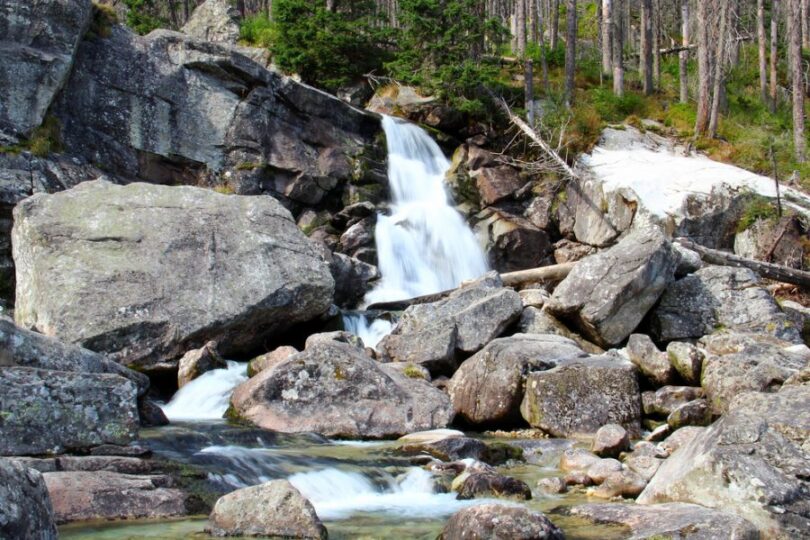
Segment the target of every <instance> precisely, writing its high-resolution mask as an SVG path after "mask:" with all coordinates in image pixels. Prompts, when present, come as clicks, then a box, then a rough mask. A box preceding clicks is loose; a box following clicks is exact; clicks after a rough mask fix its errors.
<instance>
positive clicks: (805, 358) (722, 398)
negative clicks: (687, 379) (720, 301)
mask: <svg viewBox="0 0 810 540" xmlns="http://www.w3.org/2000/svg"><path fill="white" fill-rule="evenodd" d="M701 345H702V346H703V348H704V349H705V351H706V359H705V360H704V361H703V373H702V375H701V385H702V386H703V389H704V390H705V392H706V398H707V399H708V400H709V403H710V405H711V411H712V413H714V414H716V415H720V414H723V413H725V412H726V410H727V408H728V404H729V402H731V400H732V399H733V398H734V397H735V396H737V395H739V394H741V393H743V392H747V391H750V390H757V391H773V390H776V389H778V388H779V387H780V386H782V384H784V383H785V381H787V380H788V379H789V378H790V377H791V376H792V375H794V374H796V373H798V372H799V371H800V370H801V369H803V368H804V367H806V366H808V365H810V351H807V350H806V347H803V346H802V347H803V348H804V349H805V350H804V352H803V353H802V352H799V351H795V350H793V346H792V344H791V343H787V342H783V341H780V340H778V339H775V338H772V337H770V336H768V335H761V334H733V333H725V334H714V335H711V336H707V337H706V338H704V339H703V340H701Z"/></svg>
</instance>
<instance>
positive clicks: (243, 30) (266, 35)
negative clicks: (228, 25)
mask: <svg viewBox="0 0 810 540" xmlns="http://www.w3.org/2000/svg"><path fill="white" fill-rule="evenodd" d="M274 35H275V27H274V25H273V23H272V22H271V21H270V18H269V17H268V16H267V15H265V14H261V15H254V16H251V17H245V19H244V20H243V21H242V24H241V25H240V27H239V39H241V40H242V41H244V42H245V43H246V44H248V45H251V46H253V47H264V48H270V47H271V46H272V44H273V42H274V41H275V40H274Z"/></svg>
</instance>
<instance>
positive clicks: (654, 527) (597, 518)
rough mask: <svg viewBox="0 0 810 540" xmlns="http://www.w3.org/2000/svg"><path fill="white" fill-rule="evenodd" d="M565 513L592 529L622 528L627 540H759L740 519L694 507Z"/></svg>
mask: <svg viewBox="0 0 810 540" xmlns="http://www.w3.org/2000/svg"><path fill="white" fill-rule="evenodd" d="M565 513H566V514H568V515H572V516H577V517H580V518H584V519H586V520H588V521H591V522H592V523H594V524H595V525H596V524H598V525H620V526H622V527H625V528H627V529H628V536H626V537H625V538H628V539H630V540H639V539H642V538H648V539H652V538H678V539H681V540H712V539H715V538H734V539H735V540H758V539H759V537H760V536H759V532H758V531H757V529H756V527H754V526H753V525H752V524H751V523H749V522H748V521H746V520H745V519H743V518H742V517H740V516H735V515H733V514H727V513H725V512H720V511H718V510H711V509H709V508H704V507H703V506H698V505H696V504H684V503H668V504H656V505H651V506H641V505H635V504H583V505H579V506H574V507H572V508H570V509H567V510H566V511H565Z"/></svg>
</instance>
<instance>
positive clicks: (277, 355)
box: [248, 345, 298, 377]
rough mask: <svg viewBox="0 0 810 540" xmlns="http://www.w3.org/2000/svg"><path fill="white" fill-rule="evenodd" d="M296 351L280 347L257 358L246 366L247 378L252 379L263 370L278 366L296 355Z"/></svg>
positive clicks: (287, 347)
mask: <svg viewBox="0 0 810 540" xmlns="http://www.w3.org/2000/svg"><path fill="white" fill-rule="evenodd" d="M297 352H298V349H296V348H295V347H290V346H289V345H282V346H281V347H278V348H277V349H273V350H272V351H270V352H269V353H266V354H263V355H261V356H257V357H256V358H254V359H253V360H251V361H250V363H249V364H248V377H253V376H255V375H257V374H258V373H259V372H261V371H264V370H265V369H270V368H272V367H274V366H277V365H279V364H280V363H282V362H283V361H285V360H286V359H287V358H289V357H290V356H292V355H294V354H296V353H297Z"/></svg>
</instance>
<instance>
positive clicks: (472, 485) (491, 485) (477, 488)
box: [456, 473, 532, 501]
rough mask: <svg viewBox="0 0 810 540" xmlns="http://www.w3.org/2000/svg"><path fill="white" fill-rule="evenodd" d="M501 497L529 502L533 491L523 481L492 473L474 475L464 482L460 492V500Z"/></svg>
mask: <svg viewBox="0 0 810 540" xmlns="http://www.w3.org/2000/svg"><path fill="white" fill-rule="evenodd" d="M482 497H484V498H485V497H499V498H507V499H517V500H521V501H527V500H529V499H531V498H532V490H531V489H530V488H529V486H528V485H526V483H525V482H523V481H522V480H518V479H517V478H512V477H510V476H503V475H500V474H491V473H474V474H471V475H470V476H468V477H467V479H466V480H464V483H463V484H462V485H461V488H460V489H459V490H458V497H456V498H457V499H459V500H465V499H478V498H482Z"/></svg>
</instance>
